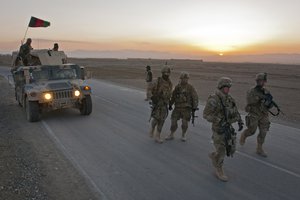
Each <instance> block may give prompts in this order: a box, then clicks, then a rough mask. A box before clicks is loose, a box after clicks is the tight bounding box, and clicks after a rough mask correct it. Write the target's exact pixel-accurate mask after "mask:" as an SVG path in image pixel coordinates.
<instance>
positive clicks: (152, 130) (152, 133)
mask: <svg viewBox="0 0 300 200" xmlns="http://www.w3.org/2000/svg"><path fill="white" fill-rule="evenodd" d="M149 136H150V137H151V138H153V136H154V128H152V127H151V128H150V131H149Z"/></svg>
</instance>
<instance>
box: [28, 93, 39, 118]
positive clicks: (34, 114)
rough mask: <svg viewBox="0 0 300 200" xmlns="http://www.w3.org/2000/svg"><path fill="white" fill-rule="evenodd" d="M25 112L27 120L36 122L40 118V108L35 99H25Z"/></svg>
mask: <svg viewBox="0 0 300 200" xmlns="http://www.w3.org/2000/svg"><path fill="white" fill-rule="evenodd" d="M25 112H26V118H27V120H28V121H29V122H37V121H39V120H40V117H41V115H40V109H39V104H38V102H36V101H28V99H27V98H26V99H25Z"/></svg>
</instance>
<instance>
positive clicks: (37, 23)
mask: <svg viewBox="0 0 300 200" xmlns="http://www.w3.org/2000/svg"><path fill="white" fill-rule="evenodd" d="M48 26H50V22H47V21H45V20H42V19H38V18H36V17H31V19H30V22H29V24H28V27H33V28H36V27H48Z"/></svg>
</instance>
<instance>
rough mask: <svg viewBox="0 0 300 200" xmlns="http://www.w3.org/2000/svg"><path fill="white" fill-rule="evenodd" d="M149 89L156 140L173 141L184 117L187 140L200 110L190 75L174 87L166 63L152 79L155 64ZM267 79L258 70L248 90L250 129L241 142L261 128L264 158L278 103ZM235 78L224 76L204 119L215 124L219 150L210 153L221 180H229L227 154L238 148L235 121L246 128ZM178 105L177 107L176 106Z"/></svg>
mask: <svg viewBox="0 0 300 200" xmlns="http://www.w3.org/2000/svg"><path fill="white" fill-rule="evenodd" d="M146 69H147V72H146V82H147V92H146V99H145V100H149V101H150V102H149V103H150V104H151V105H152V111H151V118H152V121H151V126H150V131H149V132H150V133H149V134H150V137H151V138H154V140H155V142H157V143H159V144H161V143H163V141H164V139H166V140H173V139H174V133H175V131H176V129H177V127H178V124H177V122H178V120H180V119H181V120H182V125H181V128H182V135H181V141H183V142H185V141H186V139H187V138H186V134H187V129H188V124H189V122H190V120H191V118H192V117H193V115H194V113H195V111H196V110H197V109H198V95H197V92H196V90H195V88H194V87H193V86H192V85H191V84H189V83H188V80H189V74H188V73H187V72H182V73H181V75H180V81H179V83H178V84H177V85H176V86H175V88H174V90H173V87H172V82H171V80H170V73H171V69H170V68H169V67H168V66H165V67H163V68H162V70H161V76H160V77H158V78H157V79H156V80H155V81H152V78H153V77H152V72H151V67H150V66H147V67H146ZM266 82H267V74H266V73H258V74H257V75H256V85H255V86H254V87H253V88H251V89H250V90H249V91H248V92H247V97H246V99H247V106H246V109H245V110H246V112H247V113H248V114H247V116H246V117H245V121H246V126H247V129H245V130H244V131H243V132H242V133H241V137H240V141H239V142H240V145H244V144H245V141H246V138H247V137H249V136H251V135H254V134H255V132H256V130H257V128H258V129H259V134H258V136H257V148H256V153H257V154H258V155H260V156H262V157H267V154H266V152H265V151H264V150H263V143H264V141H265V137H266V134H267V132H268V130H269V127H270V121H269V111H270V109H271V108H272V107H273V106H274V104H275V106H277V105H276V103H275V102H273V100H272V96H271V94H270V92H269V91H268V90H267V89H265V88H264V86H265V84H266ZM231 86H232V80H231V79H230V78H228V77H221V78H220V79H219V80H218V83H217V90H216V91H215V92H214V94H212V95H210V96H209V97H208V99H207V102H206V105H205V108H204V110H203V118H204V119H206V120H207V121H208V122H210V123H212V132H213V134H212V140H213V144H214V147H215V151H214V152H212V153H210V154H209V158H210V159H211V161H212V165H213V167H214V168H215V173H216V176H217V178H218V179H220V180H221V181H225V182H226V181H228V177H227V176H226V175H225V174H224V171H223V164H224V158H225V156H226V155H227V156H232V155H233V154H234V152H235V150H236V132H235V130H234V128H233V127H232V124H233V123H235V122H237V123H238V127H239V128H238V131H242V130H243V126H244V122H243V120H242V118H241V115H240V113H239V111H238V107H237V104H236V102H235V100H234V98H233V97H232V96H231V95H230V88H231ZM173 105H174V109H173ZM171 110H173V111H172V114H171V128H170V134H169V135H168V136H167V137H166V138H164V139H163V138H162V136H161V131H162V128H163V125H164V122H165V120H166V118H167V116H168V112H169V111H171Z"/></svg>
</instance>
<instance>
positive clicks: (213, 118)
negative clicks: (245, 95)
mask: <svg viewBox="0 0 300 200" xmlns="http://www.w3.org/2000/svg"><path fill="white" fill-rule="evenodd" d="M231 83H232V81H231V79H229V78H226V77H222V78H221V79H220V80H219V82H218V90H217V91H216V92H215V94H213V95H210V96H209V97H208V99H207V103H206V105H205V108H204V110H203V118H204V119H206V120H207V121H208V122H211V123H212V132H213V135H212V139H213V142H214V146H215V148H216V151H215V152H213V153H211V154H209V157H210V158H211V159H212V163H213V166H214V167H215V168H216V175H217V177H218V178H219V179H220V180H222V181H227V180H228V178H227V176H226V175H224V172H223V168H222V166H223V162H224V157H225V153H226V148H225V134H224V133H223V130H224V129H223V126H224V123H226V118H225V114H224V107H225V108H226V111H227V123H229V124H230V127H231V124H232V123H234V122H239V130H241V129H242V127H243V121H242V119H241V116H240V113H239V112H238V109H237V106H236V103H235V100H234V99H233V98H232V97H231V96H230V95H229V94H225V93H224V92H223V88H225V87H227V88H230V87H231ZM231 128H232V127H231ZM231 137H232V141H231V142H232V148H231V152H230V155H233V153H234V152H235V143H236V135H235V134H232V135H231Z"/></svg>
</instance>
